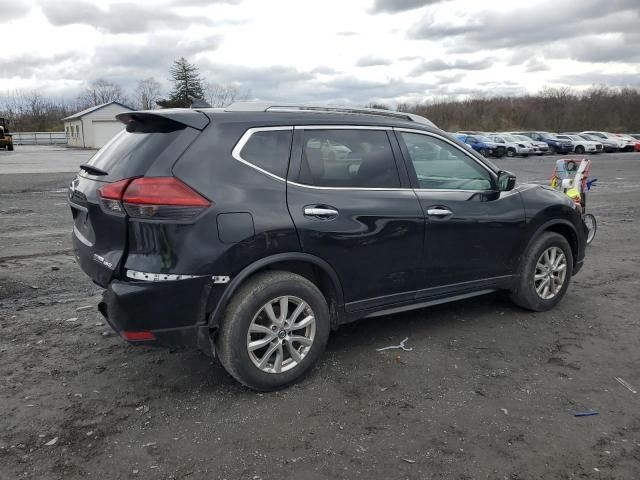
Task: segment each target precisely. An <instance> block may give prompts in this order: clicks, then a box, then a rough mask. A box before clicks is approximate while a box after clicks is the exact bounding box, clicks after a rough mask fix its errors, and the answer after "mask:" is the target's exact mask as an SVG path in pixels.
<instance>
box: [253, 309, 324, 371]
mask: <svg viewBox="0 0 640 480" xmlns="http://www.w3.org/2000/svg"><path fill="white" fill-rule="evenodd" d="M315 335H316V319H315V315H314V313H313V310H311V307H310V306H309V305H308V304H307V303H306V302H305V301H304V300H302V299H301V298H298V297H294V296H282V297H277V298H274V299H272V300H269V301H268V302H267V303H265V304H264V305H263V306H262V307H261V308H260V309H259V310H258V313H256V315H255V316H254V317H253V320H252V321H251V324H250V325H249V331H248V332H247V351H248V353H249V358H250V359H251V361H252V362H253V364H254V365H255V366H256V367H257V368H258V369H260V370H261V371H263V372H266V373H282V372H286V371H287V370H291V369H292V368H294V367H296V366H297V365H299V364H300V362H302V360H303V359H304V357H306V356H307V354H308V353H309V351H310V350H311V346H312V345H313V341H314V339H315Z"/></svg>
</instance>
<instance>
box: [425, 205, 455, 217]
mask: <svg viewBox="0 0 640 480" xmlns="http://www.w3.org/2000/svg"><path fill="white" fill-rule="evenodd" d="M427 215H431V216H432V217H448V216H450V215H453V212H452V211H451V210H449V209H447V208H440V207H435V208H430V209H428V210H427Z"/></svg>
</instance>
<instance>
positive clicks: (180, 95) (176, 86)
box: [157, 57, 204, 108]
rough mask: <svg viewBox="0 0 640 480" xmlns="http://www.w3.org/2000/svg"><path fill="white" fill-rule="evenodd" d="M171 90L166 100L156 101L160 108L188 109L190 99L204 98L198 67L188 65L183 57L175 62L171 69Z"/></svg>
mask: <svg viewBox="0 0 640 480" xmlns="http://www.w3.org/2000/svg"><path fill="white" fill-rule="evenodd" d="M169 72H170V73H171V81H172V82H173V89H172V90H171V93H169V98H168V99H166V100H158V102H157V103H158V105H160V106H161V107H162V108H176V107H185V108H186V107H190V106H191V103H192V99H194V98H198V99H200V98H204V90H203V88H202V80H201V79H200V73H199V72H198V67H196V66H195V65H193V64H191V63H189V62H188V61H187V60H186V59H185V58H184V57H180V59H179V60H175V61H174V62H173V65H172V66H171V69H170V70H169Z"/></svg>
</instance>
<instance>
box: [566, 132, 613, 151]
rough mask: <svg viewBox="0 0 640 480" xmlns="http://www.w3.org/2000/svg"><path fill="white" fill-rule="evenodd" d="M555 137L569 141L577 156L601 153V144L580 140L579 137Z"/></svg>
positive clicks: (572, 135)
mask: <svg viewBox="0 0 640 480" xmlns="http://www.w3.org/2000/svg"><path fill="white" fill-rule="evenodd" d="M556 137H558V138H561V139H563V140H569V141H570V142H571V143H572V144H573V151H574V152H575V153H578V154H582V153H601V152H602V143H600V142H595V141H593V140H586V139H584V138H582V137H581V136H580V135H574V134H568V133H567V134H564V133H562V134H559V135H556Z"/></svg>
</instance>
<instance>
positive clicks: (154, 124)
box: [116, 108, 210, 131]
mask: <svg viewBox="0 0 640 480" xmlns="http://www.w3.org/2000/svg"><path fill="white" fill-rule="evenodd" d="M116 119H118V120H119V121H120V122H122V123H124V124H125V125H130V124H144V125H146V126H148V127H150V128H151V130H149V131H172V130H176V129H178V128H184V127H185V126H186V127H191V128H195V129H196V130H204V128H205V127H206V126H207V125H209V121H210V120H209V117H207V116H206V115H205V114H204V113H202V112H200V111H198V110H191V109H189V108H170V109H167V110H140V111H136V112H125V113H119V114H118V115H116ZM136 130H137V131H141V130H140V129H136Z"/></svg>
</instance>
